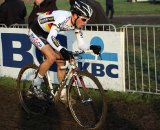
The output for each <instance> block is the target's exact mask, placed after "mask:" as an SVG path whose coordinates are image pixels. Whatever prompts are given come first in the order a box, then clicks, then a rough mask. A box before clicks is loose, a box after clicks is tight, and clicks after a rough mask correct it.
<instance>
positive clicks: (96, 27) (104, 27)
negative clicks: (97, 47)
mask: <svg viewBox="0 0 160 130" xmlns="http://www.w3.org/2000/svg"><path fill="white" fill-rule="evenodd" d="M84 30H90V31H115V32H116V27H115V26H114V25H113V24H87V25H86V26H85V27H84Z"/></svg>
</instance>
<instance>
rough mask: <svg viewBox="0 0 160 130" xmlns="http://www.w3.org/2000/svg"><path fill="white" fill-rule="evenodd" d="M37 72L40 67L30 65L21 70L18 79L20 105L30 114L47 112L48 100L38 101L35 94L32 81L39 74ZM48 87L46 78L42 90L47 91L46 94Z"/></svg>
mask: <svg viewBox="0 0 160 130" xmlns="http://www.w3.org/2000/svg"><path fill="white" fill-rule="evenodd" d="M37 70H38V67H37V66H36V65H35V64H28V65H26V66H25V67H23V68H22V69H21V70H20V72H19V75H18V78H17V88H18V95H19V99H20V103H21V105H22V107H23V108H24V110H25V111H26V112H27V113H30V114H42V113H44V112H46V108H47V106H48V102H47V101H46V100H42V99H38V98H37V97H36V96H35V94H34V92H33V87H32V81H33V79H34V78H35V76H36V74H37ZM47 86H48V81H47V79H46V77H44V82H43V83H42V88H43V89H45V90H43V91H45V92H46V93H47V92H48V89H47Z"/></svg>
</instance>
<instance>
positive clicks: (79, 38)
mask: <svg viewBox="0 0 160 130" xmlns="http://www.w3.org/2000/svg"><path fill="white" fill-rule="evenodd" d="M75 34H76V37H77V44H78V47H79V49H80V50H88V49H89V46H90V45H89V44H87V43H85V42H84V40H83V34H82V32H81V31H80V30H78V29H76V30H75Z"/></svg>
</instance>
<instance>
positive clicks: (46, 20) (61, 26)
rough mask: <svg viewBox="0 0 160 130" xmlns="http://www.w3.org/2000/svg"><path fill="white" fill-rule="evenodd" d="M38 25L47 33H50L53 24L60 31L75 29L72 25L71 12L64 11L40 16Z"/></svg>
mask: <svg viewBox="0 0 160 130" xmlns="http://www.w3.org/2000/svg"><path fill="white" fill-rule="evenodd" d="M38 23H39V25H40V27H41V28H42V29H43V30H44V31H45V32H50V29H51V27H52V25H53V24H54V25H56V26H57V30H58V31H67V30H72V29H75V27H74V26H73V25H72V24H71V12H69V11H63V10H57V11H53V12H46V13H43V14H40V15H39V16H38Z"/></svg>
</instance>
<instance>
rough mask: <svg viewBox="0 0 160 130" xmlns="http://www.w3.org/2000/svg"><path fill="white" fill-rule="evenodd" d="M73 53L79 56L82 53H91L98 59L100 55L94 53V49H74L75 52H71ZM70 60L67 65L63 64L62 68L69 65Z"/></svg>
mask: <svg viewBox="0 0 160 130" xmlns="http://www.w3.org/2000/svg"><path fill="white" fill-rule="evenodd" d="M71 53H72V55H73V56H74V57H75V56H78V55H80V54H84V53H89V54H93V55H94V56H95V60H97V59H98V55H96V54H94V52H93V50H83V51H82V50H79V51H74V52H71ZM69 63H70V61H66V64H65V66H61V67H60V69H66V68H67V67H68V65H69Z"/></svg>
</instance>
